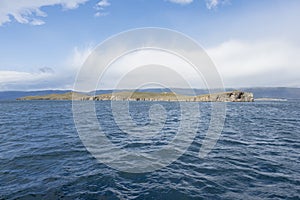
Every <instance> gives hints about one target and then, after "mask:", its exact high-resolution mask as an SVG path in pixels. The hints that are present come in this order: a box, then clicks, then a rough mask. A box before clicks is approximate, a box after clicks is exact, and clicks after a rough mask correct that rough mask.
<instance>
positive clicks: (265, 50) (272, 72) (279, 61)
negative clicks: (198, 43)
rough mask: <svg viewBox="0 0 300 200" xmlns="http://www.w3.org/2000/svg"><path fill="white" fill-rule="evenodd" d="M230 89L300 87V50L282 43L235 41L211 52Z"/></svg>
mask: <svg viewBox="0 0 300 200" xmlns="http://www.w3.org/2000/svg"><path fill="white" fill-rule="evenodd" d="M207 52H208V54H209V56H210V57H211V58H212V60H213V61H214V62H215V64H216V66H217V68H218V70H219V72H220V74H221V75H222V77H223V79H224V82H225V84H226V85H227V86H228V87H230V86H235V87H237V86H241V87H242V86H299V85H300V82H299V80H298V79H299V78H298V76H299V74H300V61H299V59H298V57H299V55H298V52H300V47H299V46H295V45H294V44H292V43H290V42H287V41H281V40H262V41H252V42H246V41H239V40H231V41H227V42H224V43H223V44H221V45H219V46H217V47H214V48H210V49H208V50H207Z"/></svg>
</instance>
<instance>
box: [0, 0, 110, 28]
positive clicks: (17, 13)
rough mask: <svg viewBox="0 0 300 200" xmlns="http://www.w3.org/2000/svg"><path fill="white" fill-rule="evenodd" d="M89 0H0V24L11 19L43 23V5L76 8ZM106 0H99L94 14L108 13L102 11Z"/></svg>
mask: <svg viewBox="0 0 300 200" xmlns="http://www.w3.org/2000/svg"><path fill="white" fill-rule="evenodd" d="M87 1H89V0H26V1H20V0H1V1H0V26H1V25H3V24H5V23H8V22H11V21H12V19H14V20H16V21H17V22H19V23H22V24H30V25H34V26H37V25H43V24H45V21H44V20H43V18H45V17H47V13H45V12H44V11H42V8H43V7H46V6H55V5H60V6H61V7H62V8H63V10H70V9H76V8H78V6H80V5H81V4H84V3H86V2H87ZM109 5H110V3H109V2H108V0H101V1H99V2H98V3H97V4H96V6H95V8H96V10H97V12H96V14H95V16H105V15H107V14H108V13H107V12H102V10H103V9H104V7H107V6H109Z"/></svg>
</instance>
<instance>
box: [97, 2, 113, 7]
mask: <svg viewBox="0 0 300 200" xmlns="http://www.w3.org/2000/svg"><path fill="white" fill-rule="evenodd" d="M97 6H99V7H107V6H110V3H109V2H108V0H101V1H99V2H98V3H97Z"/></svg>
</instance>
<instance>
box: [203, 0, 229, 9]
mask: <svg viewBox="0 0 300 200" xmlns="http://www.w3.org/2000/svg"><path fill="white" fill-rule="evenodd" d="M205 1H206V7H207V8H208V9H214V8H216V7H218V5H220V4H224V3H227V2H229V0H205Z"/></svg>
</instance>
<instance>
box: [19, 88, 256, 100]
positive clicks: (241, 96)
mask: <svg viewBox="0 0 300 200" xmlns="http://www.w3.org/2000/svg"><path fill="white" fill-rule="evenodd" d="M17 100H81V101H186V102H253V101H254V97H253V93H251V92H243V91H239V90H234V91H231V92H223V93H214V94H205V95H198V96H187V95H181V94H176V93H174V92H162V93H155V92H134V91H133V92H130V91H125V92H116V93H109V94H100V95H95V96H91V95H87V94H84V93H79V92H67V93H64V94H49V95H43V96H26V97H21V98H17Z"/></svg>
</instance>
